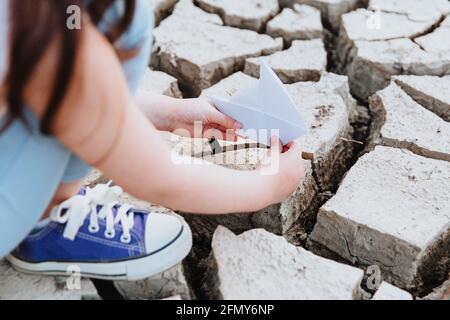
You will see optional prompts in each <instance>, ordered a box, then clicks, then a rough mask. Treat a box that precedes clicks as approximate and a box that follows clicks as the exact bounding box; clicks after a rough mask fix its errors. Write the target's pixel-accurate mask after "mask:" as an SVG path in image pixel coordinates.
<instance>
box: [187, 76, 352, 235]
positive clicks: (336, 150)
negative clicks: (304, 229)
mask: <svg viewBox="0 0 450 320" xmlns="http://www.w3.org/2000/svg"><path fill="white" fill-rule="evenodd" d="M255 81H257V80H256V79H255V78H252V77H250V76H247V75H245V74H244V73H241V72H238V73H236V74H233V75H232V76H230V77H228V78H226V79H224V80H222V81H221V82H219V83H218V84H216V85H215V86H213V87H211V88H209V89H207V90H205V91H204V92H203V95H204V96H208V95H210V96H213V95H215V96H222V97H227V96H229V95H232V94H234V93H235V92H236V91H237V90H239V89H242V88H245V87H246V86H248V85H250V84H252V83H254V82H255ZM286 87H287V89H288V91H289V93H290V95H291V97H292V98H293V100H294V102H296V104H297V106H298V108H299V111H300V113H301V115H302V117H303V119H305V122H306V124H307V126H308V127H309V128H310V133H309V134H308V135H307V136H305V137H303V138H302V139H301V142H300V143H301V144H302V146H304V147H303V148H304V152H303V157H304V158H305V159H308V161H307V160H305V172H306V174H305V177H304V179H303V180H302V181H301V184H300V185H299V188H298V189H297V191H296V192H295V193H294V194H293V195H292V196H291V197H290V198H289V199H287V200H285V201H283V202H282V203H279V204H275V205H272V206H270V207H268V208H265V209H263V210H261V211H259V212H256V213H255V212H253V213H242V214H230V215H224V216H201V217H200V216H197V215H195V214H192V213H191V214H188V213H183V215H184V217H185V218H186V220H187V221H188V222H189V224H190V226H191V227H192V229H193V231H194V234H195V236H196V237H197V238H201V239H206V240H205V241H207V239H211V236H212V233H213V232H214V230H215V228H216V227H217V226H218V225H224V226H226V227H228V228H230V229H231V230H233V231H235V232H242V231H245V230H248V229H252V228H257V227H262V228H265V229H267V230H269V231H271V232H274V233H277V234H284V233H286V232H287V231H288V229H289V228H290V227H291V226H292V225H293V223H294V222H295V221H297V220H298V219H300V220H301V222H302V225H303V226H306V225H309V224H310V223H311V221H312V220H314V219H315V216H314V214H313V213H312V211H313V210H311V208H312V207H314V205H317V204H316V203H315V201H317V199H318V196H317V195H318V193H319V192H320V191H321V190H328V188H330V187H331V186H333V185H334V184H335V183H337V182H338V181H339V179H340V174H342V173H343V172H345V165H346V162H347V161H348V159H349V158H350V157H352V155H353V144H352V143H349V142H348V141H346V140H343V139H342V138H344V139H346V138H349V137H351V134H352V127H351V125H350V119H351V118H352V117H353V116H354V112H355V106H356V105H355V103H354V100H353V99H352V98H351V97H350V95H349V93H348V86H347V82H346V77H343V76H337V75H333V74H328V73H324V74H323V76H322V78H321V80H320V81H319V82H317V83H315V82H305V83H301V82H299V83H296V84H292V85H287V86H286ZM265 151H267V150H265V149H263V150H261V149H256V148H253V149H247V150H238V151H232V152H231V153H225V154H221V155H215V156H211V157H209V158H206V160H209V161H212V162H214V163H216V164H220V165H227V166H229V167H232V168H234V169H241V170H249V169H254V168H256V167H257V166H258V164H259V161H261V159H262V158H263V157H264V154H265V153H264V152H265ZM227 157H228V158H227ZM227 159H232V161H231V162H230V161H229V160H228V161H227ZM330 168H333V170H330ZM208 201H214V199H210V200H208Z"/></svg>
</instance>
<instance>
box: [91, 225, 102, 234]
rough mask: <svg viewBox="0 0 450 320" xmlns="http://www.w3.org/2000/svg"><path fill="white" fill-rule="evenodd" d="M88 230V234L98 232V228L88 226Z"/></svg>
mask: <svg viewBox="0 0 450 320" xmlns="http://www.w3.org/2000/svg"><path fill="white" fill-rule="evenodd" d="M88 230H89V232H90V233H97V232H98V231H99V230H100V227H99V226H94V225H89V227H88Z"/></svg>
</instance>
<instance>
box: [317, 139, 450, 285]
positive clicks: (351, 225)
mask: <svg viewBox="0 0 450 320" xmlns="http://www.w3.org/2000/svg"><path fill="white" fill-rule="evenodd" d="M449 177H450V163H448V162H446V161H438V160H432V159H427V158H424V157H420V156H418V155H415V154H413V153H411V152H409V151H405V150H402V149H396V148H388V147H376V148H375V150H374V151H372V152H370V153H368V154H366V155H364V156H363V157H361V158H360V159H359V160H358V162H357V163H356V164H355V165H354V166H353V167H352V168H351V169H350V171H349V172H348V173H347V175H346V176H345V178H344V181H343V182H342V184H341V185H340V187H339V189H338V192H337V193H336V195H335V196H334V197H333V198H332V199H331V200H329V201H328V202H327V203H326V204H325V205H324V206H323V207H322V208H321V209H320V211H319V215H318V218H317V224H316V226H315V228H314V231H313V233H312V234H311V236H310V238H309V247H310V248H312V249H317V250H318V251H320V250H321V249H326V250H329V251H331V252H333V253H335V254H337V255H339V256H340V257H342V258H344V259H345V260H347V261H349V262H351V263H354V264H358V265H365V266H369V265H377V266H379V267H380V268H381V270H382V271H383V277H384V279H386V280H388V281H389V282H391V283H393V284H395V285H397V286H399V287H402V288H406V289H408V290H419V291H420V290H421V289H422V288H424V287H426V286H427V285H429V284H430V283H427V282H432V283H434V282H433V281H442V280H443V279H442V277H443V276H445V275H446V273H445V269H446V268H448V258H447V256H448V252H449V251H448V250H449V244H450V241H449V236H450V208H449V203H450V202H449V201H448V199H449V197H450V184H449V183H448V181H449ZM400 199H401V200H400ZM430 260H431V261H433V260H434V262H431V261H430ZM433 277H434V278H435V279H432V278H433Z"/></svg>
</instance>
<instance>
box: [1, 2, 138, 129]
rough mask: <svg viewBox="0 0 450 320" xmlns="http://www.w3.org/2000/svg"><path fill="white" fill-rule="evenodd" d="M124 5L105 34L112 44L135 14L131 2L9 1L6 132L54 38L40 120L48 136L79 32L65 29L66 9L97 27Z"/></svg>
mask: <svg viewBox="0 0 450 320" xmlns="http://www.w3.org/2000/svg"><path fill="white" fill-rule="evenodd" d="M115 1H125V13H124V15H123V17H122V18H121V20H120V21H118V23H117V24H116V25H115V26H114V27H113V28H112V29H111V30H108V32H107V33H106V37H107V38H108V40H109V41H110V42H111V43H113V42H114V41H115V40H116V39H117V38H118V37H119V36H120V35H121V34H122V33H123V32H125V31H126V30H127V28H128V26H129V25H130V23H131V21H132V19H133V14H134V10H135V2H136V1H135V0H92V1H89V5H87V6H86V5H85V3H86V1H83V0H42V1H36V0H20V1H10V2H9V3H10V10H9V12H10V21H11V26H12V28H11V34H10V43H11V45H10V57H11V58H10V66H9V70H8V75H7V78H6V100H7V105H8V113H7V115H6V122H5V125H4V126H3V127H2V128H0V133H1V131H2V130H4V129H6V128H7V127H8V126H9V125H11V123H12V122H13V121H14V120H15V119H21V120H23V121H25V119H24V113H23V112H24V111H23V91H24V89H25V87H26V85H27V83H28V81H29V79H30V77H31V75H32V72H33V70H34V69H35V67H36V66H37V64H38V63H39V60H40V59H41V57H42V56H43V54H44V53H45V51H46V49H47V47H48V46H49V44H50V42H51V41H52V40H53V39H54V37H55V36H59V37H60V38H61V48H60V53H59V58H58V61H57V63H58V66H57V70H58V72H57V75H56V78H55V81H54V84H53V90H52V93H51V95H50V99H49V102H48V105H47V108H46V110H45V113H44V115H43V117H42V120H41V124H40V127H41V131H42V132H43V133H44V134H51V127H52V122H53V119H54V118H55V115H56V113H57V112H58V109H59V107H60V105H61V103H62V101H63V99H64V97H65V94H66V92H67V89H68V87H69V84H70V79H71V76H72V72H73V67H74V64H75V58H76V52H77V48H78V44H79V40H80V30H76V29H75V30H70V29H69V28H67V27H66V20H67V18H68V14H67V8H68V7H69V6H71V5H77V6H79V7H80V8H81V9H82V12H83V13H85V14H86V13H87V14H88V15H89V17H90V19H91V21H92V23H93V24H97V23H98V22H99V21H100V20H101V18H102V16H103V14H104V13H105V11H106V10H107V9H108V8H109V7H110V6H111V5H112V4H113V3H114V2H115Z"/></svg>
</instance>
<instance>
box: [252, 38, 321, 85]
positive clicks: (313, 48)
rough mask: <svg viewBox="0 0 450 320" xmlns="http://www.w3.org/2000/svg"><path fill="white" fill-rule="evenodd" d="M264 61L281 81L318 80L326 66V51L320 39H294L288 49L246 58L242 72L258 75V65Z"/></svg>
mask: <svg viewBox="0 0 450 320" xmlns="http://www.w3.org/2000/svg"><path fill="white" fill-rule="evenodd" d="M261 61H265V62H266V63H267V64H268V65H269V66H270V67H271V68H272V69H273V70H274V71H275V73H276V74H277V75H278V77H279V78H280V79H281V81H282V82H283V83H295V82H299V81H319V79H320V75H321V73H322V72H324V71H325V70H326V67H327V52H326V50H325V47H324V45H323V42H322V40H320V39H315V40H305V41H302V40H295V41H294V42H292V45H291V47H290V48H289V49H287V50H284V51H278V52H275V53H274V54H272V55H269V56H264V57H258V58H248V59H247V60H246V61H245V67H244V72H245V73H246V74H248V75H251V76H253V77H259V65H260V63H261Z"/></svg>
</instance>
